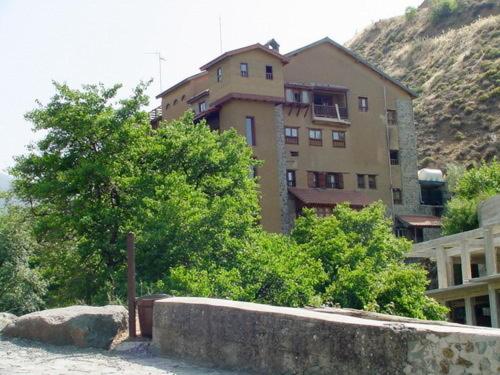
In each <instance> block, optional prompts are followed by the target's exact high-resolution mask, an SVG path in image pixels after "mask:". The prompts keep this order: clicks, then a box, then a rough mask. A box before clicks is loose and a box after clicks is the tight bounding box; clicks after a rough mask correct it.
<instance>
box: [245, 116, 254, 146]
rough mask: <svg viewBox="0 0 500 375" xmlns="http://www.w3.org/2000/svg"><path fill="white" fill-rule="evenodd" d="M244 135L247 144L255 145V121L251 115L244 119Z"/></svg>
mask: <svg viewBox="0 0 500 375" xmlns="http://www.w3.org/2000/svg"><path fill="white" fill-rule="evenodd" d="M245 135H246V138H247V144H248V145H249V146H255V121H254V118H253V117H250V116H249V117H247V118H246V119H245Z"/></svg>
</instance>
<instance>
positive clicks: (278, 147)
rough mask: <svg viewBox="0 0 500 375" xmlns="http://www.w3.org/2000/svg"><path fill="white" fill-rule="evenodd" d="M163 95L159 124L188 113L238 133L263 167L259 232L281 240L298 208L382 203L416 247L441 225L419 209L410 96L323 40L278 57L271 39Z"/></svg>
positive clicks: (156, 116) (225, 57) (229, 55)
mask: <svg viewBox="0 0 500 375" xmlns="http://www.w3.org/2000/svg"><path fill="white" fill-rule="evenodd" d="M200 70H201V72H200V73H198V74H195V75H193V76H191V77H188V78H186V79H185V80H183V81H181V82H179V83H178V84H176V85H174V86H172V87H170V88H168V89H167V90H165V91H163V92H162V93H160V94H159V95H158V96H157V98H160V99H161V106H160V107H159V108H157V109H156V110H154V111H152V113H151V119H152V124H153V126H156V125H157V124H158V121H159V120H162V119H163V120H170V119H174V118H177V117H179V116H180V115H181V114H182V113H184V112H185V111H186V110H189V109H191V110H193V111H194V112H195V114H196V120H200V119H206V121H207V122H208V124H209V125H210V127H211V128H212V129H214V130H218V131H224V130H226V129H229V128H235V129H237V130H238V132H240V133H241V134H242V135H244V136H245V137H246V138H247V141H248V144H249V145H250V146H252V147H253V149H254V153H255V156H256V157H257V158H259V159H261V160H263V161H264V163H263V165H262V166H260V167H259V168H258V169H257V170H256V171H255V172H256V175H257V176H258V178H259V180H260V186H261V194H262V198H261V206H262V225H263V226H264V228H265V229H267V230H269V231H272V232H287V231H288V230H289V229H290V228H291V226H292V225H293V221H294V219H295V217H296V215H297V214H299V213H300V210H301V209H302V208H303V207H314V208H315V209H316V211H317V212H318V214H320V215H325V214H328V213H329V212H330V210H331V208H332V207H334V206H335V205H336V204H338V203H340V202H344V201H348V202H350V204H351V205H352V206H353V207H363V206H365V205H367V204H369V203H370V202H373V201H376V200H379V199H381V200H382V201H384V202H385V203H386V204H387V206H388V212H389V214H390V215H392V216H393V217H394V221H395V226H396V227H397V228H398V231H399V232H400V233H402V234H405V235H407V236H409V237H410V238H413V237H416V236H420V237H421V238H422V239H423V238H427V237H428V236H429V235H431V234H432V229H428V228H434V227H436V226H439V219H438V218H436V217H434V216H433V211H432V210H433V207H431V206H423V205H421V204H420V203H421V196H420V186H419V182H418V179H417V157H416V138H415V128H414V123H413V110H412V99H413V98H414V97H415V94H414V93H413V92H412V91H411V90H410V89H408V88H407V87H405V86H404V85H402V84H401V83H400V82H398V81H396V80H394V79H392V78H391V77H389V76H388V75H386V74H385V73H384V72H382V71H380V70H379V69H377V68H376V67H374V66H373V65H371V64H369V63H367V62H366V61H364V60H363V59H362V58H360V57H359V56H357V55H356V54H354V53H353V52H352V51H350V50H348V49H346V48H345V47H343V46H341V45H339V44H337V43H335V42H334V41H332V40H331V39H329V38H324V39H321V40H319V41H317V42H315V43H312V44H310V45H307V46H305V47H302V48H300V49H298V50H295V51H292V52H289V53H286V54H281V53H280V52H279V45H278V44H277V43H276V42H275V41H274V40H271V41H270V42H268V43H267V44H266V45H261V44H254V45H251V46H247V47H244V48H240V49H236V50H233V51H229V52H226V53H224V54H222V55H220V56H218V57H217V58H215V59H213V60H212V61H210V62H208V63H207V64H205V65H203V66H202V67H201V68H200Z"/></svg>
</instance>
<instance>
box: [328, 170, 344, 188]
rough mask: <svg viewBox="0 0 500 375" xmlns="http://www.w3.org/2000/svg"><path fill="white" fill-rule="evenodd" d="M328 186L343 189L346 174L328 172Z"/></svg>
mask: <svg viewBox="0 0 500 375" xmlns="http://www.w3.org/2000/svg"><path fill="white" fill-rule="evenodd" d="M326 187H327V188H330V189H343V188H344V176H343V175H342V173H327V174H326Z"/></svg>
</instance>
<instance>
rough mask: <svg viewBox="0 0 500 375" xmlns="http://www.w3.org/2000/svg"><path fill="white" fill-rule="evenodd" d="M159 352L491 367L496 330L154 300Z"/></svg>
mask: <svg viewBox="0 0 500 375" xmlns="http://www.w3.org/2000/svg"><path fill="white" fill-rule="evenodd" d="M153 345H154V346H155V348H156V349H157V350H158V351H160V352H161V353H162V354H165V355H168V356H173V357H178V358H182V359H188V360H195V361H199V362H203V363H205V364H211V365H213V366H217V367H223V368H228V369H232V370H236V371H250V372H254V373H258V374H273V375H274V374H310V375H312V374H314V375H321V374H343V375H351V374H352V375H354V374H356V375H363V374H366V375H368V374H369V375H372V374H384V375H392V374H398V375H399V374H456V373H468V374H495V373H498V371H499V369H500V357H499V356H498V353H500V331H498V330H491V329H482V328H475V327H464V326H460V325H456V324H455V325H453V324H446V323H431V322H427V321H421V322H420V321H419V322H415V321H411V322H394V321H393V320H392V319H388V320H385V321H384V320H374V319H363V318H358V317H353V316H345V315H341V314H335V313H322V312H315V311H310V310H305V309H294V308H286V307H277V306H268V305H259V304H253V303H247V302H235V301H227V300H214V299H207V298H180V297H178V298H170V299H165V300H160V301H156V302H155V305H154V316H153Z"/></svg>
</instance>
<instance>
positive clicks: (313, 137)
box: [309, 129, 323, 146]
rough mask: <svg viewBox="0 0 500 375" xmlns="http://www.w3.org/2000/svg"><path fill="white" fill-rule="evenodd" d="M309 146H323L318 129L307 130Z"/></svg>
mask: <svg viewBox="0 0 500 375" xmlns="http://www.w3.org/2000/svg"><path fill="white" fill-rule="evenodd" d="M309 145H311V146H323V138H322V136H321V130H320V129H309Z"/></svg>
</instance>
